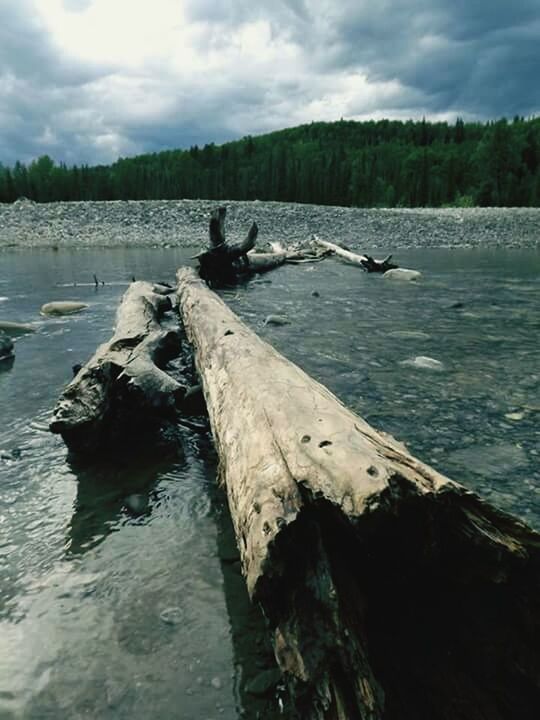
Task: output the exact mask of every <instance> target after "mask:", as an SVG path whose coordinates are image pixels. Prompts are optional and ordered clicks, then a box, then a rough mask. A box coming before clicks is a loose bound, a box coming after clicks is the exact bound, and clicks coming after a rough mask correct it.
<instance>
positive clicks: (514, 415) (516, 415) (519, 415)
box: [504, 412, 525, 421]
mask: <svg viewBox="0 0 540 720" xmlns="http://www.w3.org/2000/svg"><path fill="white" fill-rule="evenodd" d="M504 417H505V418H506V419H507V420H514V421H518V420H523V418H524V417H525V413H524V412H509V413H505V415H504Z"/></svg>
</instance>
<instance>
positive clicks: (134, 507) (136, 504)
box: [124, 493, 148, 515]
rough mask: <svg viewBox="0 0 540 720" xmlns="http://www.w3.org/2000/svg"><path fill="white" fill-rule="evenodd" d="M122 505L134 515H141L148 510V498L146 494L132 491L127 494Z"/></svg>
mask: <svg viewBox="0 0 540 720" xmlns="http://www.w3.org/2000/svg"><path fill="white" fill-rule="evenodd" d="M124 506H125V507H126V508H127V510H129V511H130V512H132V513H133V514H134V515H142V514H144V513H145V512H146V511H147V510H148V498H147V496H146V495H141V494H140V493H134V494H133V495H128V496H127V498H126V499H125V500H124Z"/></svg>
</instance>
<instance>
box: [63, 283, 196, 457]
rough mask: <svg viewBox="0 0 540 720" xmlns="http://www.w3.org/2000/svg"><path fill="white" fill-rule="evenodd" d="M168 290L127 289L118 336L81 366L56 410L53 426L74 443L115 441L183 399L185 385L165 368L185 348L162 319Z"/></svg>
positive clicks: (87, 445)
mask: <svg viewBox="0 0 540 720" xmlns="http://www.w3.org/2000/svg"><path fill="white" fill-rule="evenodd" d="M168 293H170V289H168V288H166V287H162V286H159V285H152V284H151V283H148V282H142V281H139V282H134V283H132V284H131V285H130V287H129V288H128V290H127V291H126V293H125V294H124V297H123V299H122V302H121V304H120V306H119V308H118V311H117V315H116V328H115V331H114V335H113V337H112V338H111V339H110V340H109V341H108V342H106V343H105V344H103V345H101V346H100V347H99V348H98V349H97V351H96V353H95V354H94V355H93V357H92V358H91V359H90V360H89V361H88V362H87V363H86V364H85V365H84V366H82V368H80V369H78V371H77V374H76V375H75V377H74V378H73V380H72V381H71V382H70V383H69V385H68V386H67V387H66V389H65V390H64V392H63V393H62V396H61V398H60V400H59V401H58V403H57V405H56V407H55V409H54V413H53V419H52V422H51V424H50V429H51V431H52V432H53V433H59V434H60V435H62V438H63V439H64V441H65V442H66V444H67V445H68V446H69V447H70V448H72V449H74V450H79V451H80V450H92V449H94V448H96V447H100V446H103V445H110V444H111V442H112V443H114V442H115V440H116V439H117V437H118V436H119V435H120V434H121V435H129V433H130V432H131V431H132V430H133V429H134V428H136V427H138V426H139V425H144V424H147V423H152V422H154V421H156V420H158V419H159V418H160V417H162V416H163V414H167V413H168V412H169V411H172V410H174V409H175V408H176V407H177V406H178V405H179V404H180V403H181V400H182V398H183V397H184V394H185V390H186V389H185V387H184V386H183V385H181V384H180V383H178V382H177V381H176V380H174V379H173V378H172V377H171V376H170V375H168V374H167V373H166V372H165V371H164V370H163V369H162V368H163V367H164V366H165V365H166V363H167V362H168V361H169V360H170V359H172V358H173V357H176V356H177V355H178V354H179V351H180V337H179V330H177V329H175V330H170V329H168V330H165V329H163V328H162V326H161V324H160V318H161V317H162V316H163V314H164V313H165V312H167V311H168V310H170V309H171V307H172V305H171V300H170V297H169V294H168Z"/></svg>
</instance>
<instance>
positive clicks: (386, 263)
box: [313, 235, 397, 273]
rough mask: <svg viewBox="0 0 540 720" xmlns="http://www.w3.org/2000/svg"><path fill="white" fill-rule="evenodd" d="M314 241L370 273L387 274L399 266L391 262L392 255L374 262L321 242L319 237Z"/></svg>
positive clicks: (367, 256) (314, 238)
mask: <svg viewBox="0 0 540 720" xmlns="http://www.w3.org/2000/svg"><path fill="white" fill-rule="evenodd" d="M313 240H314V241H315V243H317V244H318V245H320V246H321V247H323V248H326V249H327V250H331V251H332V252H333V253H335V254H336V255H339V256H340V257H342V258H344V259H345V260H347V261H348V262H350V263H352V264H353V265H359V266H360V267H361V268H362V269H363V270H366V271H367V272H369V273H371V272H379V273H385V272H386V271H387V270H394V269H395V268H397V265H395V264H394V263H393V262H391V260H392V256H391V255H388V256H387V257H385V258H384V259H383V260H374V259H373V258H372V257H371V256H370V255H357V254H356V253H353V252H351V251H350V250H346V249H345V248H342V247H340V246H339V245H335V244H334V243H331V242H327V241H326V240H321V238H320V237H317V235H314V236H313Z"/></svg>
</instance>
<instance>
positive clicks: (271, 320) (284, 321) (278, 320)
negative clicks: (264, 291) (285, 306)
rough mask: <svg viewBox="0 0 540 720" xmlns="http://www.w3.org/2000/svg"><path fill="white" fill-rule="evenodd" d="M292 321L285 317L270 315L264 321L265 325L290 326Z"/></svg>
mask: <svg viewBox="0 0 540 720" xmlns="http://www.w3.org/2000/svg"><path fill="white" fill-rule="evenodd" d="M290 323H291V321H290V320H289V319H288V318H286V317H285V316H284V315H268V316H267V317H266V319H265V321H264V324H265V325H290Z"/></svg>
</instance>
